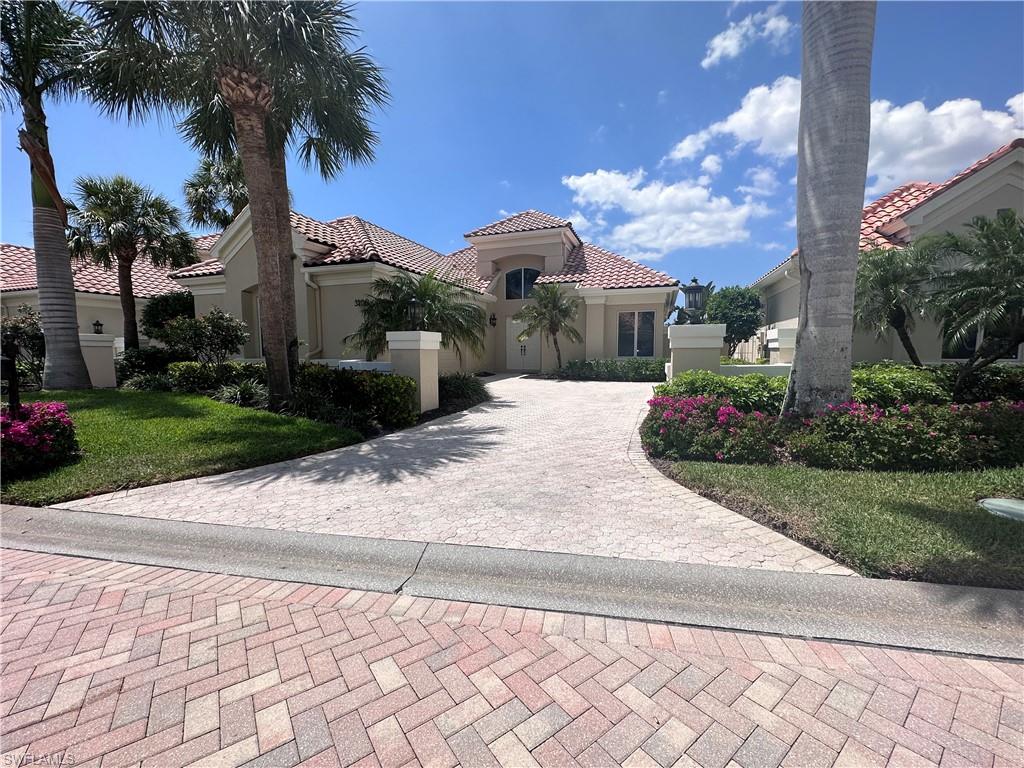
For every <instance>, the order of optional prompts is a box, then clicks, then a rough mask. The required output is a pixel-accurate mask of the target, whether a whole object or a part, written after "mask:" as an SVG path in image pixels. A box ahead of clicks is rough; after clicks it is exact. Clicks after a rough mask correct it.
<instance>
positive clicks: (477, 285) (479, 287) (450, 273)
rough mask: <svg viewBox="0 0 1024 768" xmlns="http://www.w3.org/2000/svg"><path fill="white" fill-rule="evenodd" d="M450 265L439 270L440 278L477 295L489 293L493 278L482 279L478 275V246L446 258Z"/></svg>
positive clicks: (463, 249) (466, 248)
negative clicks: (468, 289)
mask: <svg viewBox="0 0 1024 768" xmlns="http://www.w3.org/2000/svg"><path fill="white" fill-rule="evenodd" d="M445 259H446V260H447V262H448V264H447V266H446V267H445V268H442V269H439V270H438V276H440V277H444V278H445V279H447V280H451V281H452V282H459V283H462V284H463V285H465V286H466V287H467V288H470V289H471V290H474V291H476V292H477V293H487V289H488V288H490V286H491V281H492V280H493V279H494V278H493V277H480V276H479V275H477V273H476V246H475V245H470V246H467V247H465V248H462V249H460V250H458V251H455V252H453V253H449V254H448V255H447V256H445Z"/></svg>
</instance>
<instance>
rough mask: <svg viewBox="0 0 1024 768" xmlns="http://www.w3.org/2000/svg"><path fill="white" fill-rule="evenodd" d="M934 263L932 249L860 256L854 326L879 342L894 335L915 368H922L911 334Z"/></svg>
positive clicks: (911, 248)
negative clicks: (874, 336) (887, 335)
mask: <svg viewBox="0 0 1024 768" xmlns="http://www.w3.org/2000/svg"><path fill="white" fill-rule="evenodd" d="M933 262H934V258H933V256H932V253H931V249H928V248H918V247H915V246H912V245H911V246H907V247H906V248H892V249H878V250H873V251H868V252H867V253H862V254H861V255H860V262H859V264H858V265H857V295H856V300H855V303H854V310H853V320H854V323H855V324H856V325H857V326H859V327H861V328H863V329H865V330H869V331H874V333H875V335H876V336H878V337H879V338H881V337H882V336H884V335H885V334H886V333H887V332H889V331H895V333H896V336H897V337H898V338H899V340H900V343H901V344H902V345H903V349H904V350H906V352H907V357H908V358H910V361H911V362H912V363H913V364H914V365H916V366H920V365H921V358H920V357H919V356H918V354H917V349H916V348H915V347H914V342H913V340H912V339H911V338H910V332H911V331H913V330H914V325H915V320H916V319H917V318H919V317H924V315H925V312H926V307H927V303H926V302H927V299H928V294H927V291H926V290H925V285H926V283H927V281H928V278H929V276H930V274H931V268H932V264H933Z"/></svg>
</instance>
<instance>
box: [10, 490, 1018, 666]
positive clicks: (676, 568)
mask: <svg viewBox="0 0 1024 768" xmlns="http://www.w3.org/2000/svg"><path fill="white" fill-rule="evenodd" d="M0 521H2V527H0V544H2V546H4V547H9V548H13V549H26V550H30V551H38V552H50V553H59V554H67V555H77V556H81V557H94V558H100V559H107V560H119V561H122V562H131V563H141V564H146V565H161V566H169V567H175V568H184V569H188V570H197V571H212V572H218V573H229V574H232V575H240V576H255V577H260V578H269V579H280V580H284V581H296V582H307V583H313V584H324V585H330V586H344V587H350V588H355V589H363V590H368V591H378V592H401V593H403V594H408V595H411V596H416V597H432V598H442V599H449V600H462V601H467V602H479V603H495V604H500V605H508V606H514V607H521V608H536V609H543V610H554V611H565V612H570V613H588V614H597V615H602V616H612V617H616V618H625V619H635V620H642V621H657V622H667V623H677V624H688V625H692V626H704V627H714V628H721V629H732V630H742V631H750V632H762V633H771V634H780V635H794V636H800V637H813V638H819V639H823V640H839V641H850V642H861V643H872V644H878V645H891V646H898V647H901V648H913V649H921V650H929V651H942V652H951V653H963V654H970V655H982V656H992V657H999V658H1010V659H1021V658H1024V642H1022V640H1021V633H1020V628H1021V626H1022V624H1024V592H1019V591H1013V590H1002V589H983V588H977V587H955V586H947V585H940V584H922V583H916V582H901V581H883V580H876V579H851V578H847V577H841V576H822V575H818V574H804V573H789V572H784V571H768V570H760V569H746V568H727V567H719V566H709V565H691V564H686V563H670V562H662V561H651V560H629V559H622V558H608V557H595V556H588V555H568V554H559V553H554V552H535V551H524V550H512V549H495V548H490V547H474V546H464V545H454V544H433V543H429V544H428V543H423V542H410V541H392V540H387V539H372V538H362V537H355V536H337V535H329V534H313V533H303V532H297V531H279V530H266V529H258V528H242V527H236V526H226V525H211V524H209V523H188V522H180V521H172V520H158V519H153V518H145V517H128V516H121V515H109V514H102V513H97V512H78V511H72V510H61V509H35V508H27V507H11V506H4V507H3V508H2V517H0Z"/></svg>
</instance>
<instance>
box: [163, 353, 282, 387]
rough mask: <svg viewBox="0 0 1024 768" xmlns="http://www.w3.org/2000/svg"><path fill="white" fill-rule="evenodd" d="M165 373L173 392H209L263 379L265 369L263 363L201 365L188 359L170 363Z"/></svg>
mask: <svg viewBox="0 0 1024 768" xmlns="http://www.w3.org/2000/svg"><path fill="white" fill-rule="evenodd" d="M167 375H168V376H169V377H170V379H171V388H172V389H173V390H174V391H175V392H188V393H196V392H199V393H210V392H214V391H215V390H217V389H220V388H221V387H223V386H227V385H232V384H239V383H240V382H242V381H247V380H250V379H255V380H257V381H261V382H262V381H265V380H266V378H267V369H266V367H265V366H264V364H263V363H244V362H240V361H237V360H232V361H230V362H227V363H222V364H221V365H203V364H202V363H197V362H195V361H191V360H190V361H185V362H180V363H171V364H170V365H169V366H167Z"/></svg>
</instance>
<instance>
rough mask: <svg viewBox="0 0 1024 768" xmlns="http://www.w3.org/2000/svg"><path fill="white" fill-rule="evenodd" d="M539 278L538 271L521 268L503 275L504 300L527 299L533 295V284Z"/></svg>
mask: <svg viewBox="0 0 1024 768" xmlns="http://www.w3.org/2000/svg"><path fill="white" fill-rule="evenodd" d="M538 277H540V270H539V269H530V268H529V267H521V268H519V269H512V270H509V271H508V272H507V273H506V274H505V298H506V299H528V298H530V294H531V293H533V284H534V283H535V282H537V278H538Z"/></svg>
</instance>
